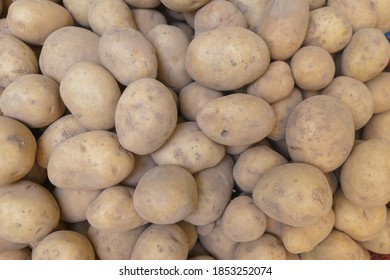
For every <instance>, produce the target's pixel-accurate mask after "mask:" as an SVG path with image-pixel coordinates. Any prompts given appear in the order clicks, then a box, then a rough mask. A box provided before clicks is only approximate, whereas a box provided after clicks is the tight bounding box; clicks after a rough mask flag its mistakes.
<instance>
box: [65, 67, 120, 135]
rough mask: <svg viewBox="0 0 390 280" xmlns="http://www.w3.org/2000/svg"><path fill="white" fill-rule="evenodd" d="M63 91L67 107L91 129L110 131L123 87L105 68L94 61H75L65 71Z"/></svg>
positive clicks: (113, 124)
mask: <svg viewBox="0 0 390 280" xmlns="http://www.w3.org/2000/svg"><path fill="white" fill-rule="evenodd" d="M60 94H61V98H62V100H63V102H64V103H65V105H66V107H67V109H68V110H69V111H70V112H71V113H72V114H73V115H74V116H75V117H76V119H77V120H78V121H79V122H80V123H81V124H82V125H83V126H84V127H85V128H87V129H88V130H98V129H102V130H110V129H112V128H114V126H115V110H116V105H117V103H118V100H119V98H120V96H121V90H120V88H119V85H118V83H117V81H116V80H115V78H114V77H113V76H112V75H111V73H110V72H108V71H107V70H106V69H105V68H104V67H102V66H100V65H98V64H95V63H91V62H78V63H75V64H73V65H72V66H71V67H70V68H69V69H68V71H67V72H66V73H65V75H64V77H63V79H62V81H61V85H60Z"/></svg>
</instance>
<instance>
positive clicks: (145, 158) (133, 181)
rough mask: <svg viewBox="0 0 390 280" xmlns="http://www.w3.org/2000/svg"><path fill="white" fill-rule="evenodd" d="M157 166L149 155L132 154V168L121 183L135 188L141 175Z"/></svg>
mask: <svg viewBox="0 0 390 280" xmlns="http://www.w3.org/2000/svg"><path fill="white" fill-rule="evenodd" d="M155 166H157V164H156V162H155V161H154V160H153V158H152V156H151V155H142V156H140V155H136V154H134V168H133V170H132V171H131V173H130V174H129V176H127V177H126V178H125V179H124V180H123V181H122V183H121V184H123V185H126V186H129V187H133V188H135V187H136V186H137V184H138V182H139V180H140V179H141V177H142V176H143V175H144V174H145V173H146V172H147V171H149V170H150V169H152V168H153V167H155Z"/></svg>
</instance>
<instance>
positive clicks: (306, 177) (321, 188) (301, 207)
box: [252, 163, 332, 227]
mask: <svg viewBox="0 0 390 280" xmlns="http://www.w3.org/2000/svg"><path fill="white" fill-rule="evenodd" d="M252 197H253V200H254V201H255V204H256V206H257V207H259V208H260V210H262V211H263V212H264V213H265V214H266V215H267V216H269V217H271V218H273V219H275V220H277V221H280V222H282V223H284V224H287V225H290V226H295V227H303V226H308V225H312V224H314V223H316V222H318V220H319V219H320V218H321V217H323V216H324V215H326V214H327V213H329V211H330V209H331V208H332V191H331V189H330V186H329V183H328V180H327V179H326V177H325V175H324V173H323V172H321V170H320V169H318V168H317V167H315V166H312V165H309V164H305V163H286V164H282V165H279V166H276V167H273V168H272V169H269V170H267V171H266V172H265V173H264V174H263V176H262V177H261V178H260V179H259V181H258V183H257V184H256V187H255V188H254V190H253V194H252Z"/></svg>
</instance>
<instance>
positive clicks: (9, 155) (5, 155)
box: [0, 116, 37, 186]
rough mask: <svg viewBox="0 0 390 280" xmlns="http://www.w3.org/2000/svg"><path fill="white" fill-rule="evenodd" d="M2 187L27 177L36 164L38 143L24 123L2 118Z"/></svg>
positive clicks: (0, 130)
mask: <svg viewBox="0 0 390 280" xmlns="http://www.w3.org/2000/svg"><path fill="white" fill-rule="evenodd" d="M0 127H1V129H0V159H1V161H0V186H3V185H6V184H10V183H13V182H16V181H17V180H19V179H21V178H23V177H24V176H25V175H27V174H28V173H29V172H30V170H31V169H32V168H33V166H34V163H35V152H36V149H37V143H36V141H35V137H34V135H33V134H32V133H31V131H30V130H29V129H28V127H27V126H25V125H24V124H23V123H21V122H19V121H17V120H14V119H12V118H9V117H5V116H0Z"/></svg>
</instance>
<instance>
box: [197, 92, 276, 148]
mask: <svg viewBox="0 0 390 280" xmlns="http://www.w3.org/2000/svg"><path fill="white" fill-rule="evenodd" d="M196 122H197V124H198V126H199V127H200V129H201V130H202V131H203V132H204V133H205V134H206V135H207V136H208V137H209V138H210V139H212V140H214V141H215V142H217V143H220V144H222V145H229V146H235V145H249V144H253V143H256V142H258V141H260V140H262V139H264V138H265V137H266V136H267V135H268V134H269V133H270V132H271V131H272V129H273V127H274V125H275V114H274V112H273V110H272V108H271V106H270V105H269V104H268V103H267V102H265V101H264V100H263V99H262V98H260V97H256V96H253V95H249V94H244V93H234V94H230V95H227V96H223V97H219V98H215V99H212V100H210V101H209V102H207V103H206V104H205V105H204V106H203V108H202V109H201V110H200V111H199V112H198V114H197V115H196Z"/></svg>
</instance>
